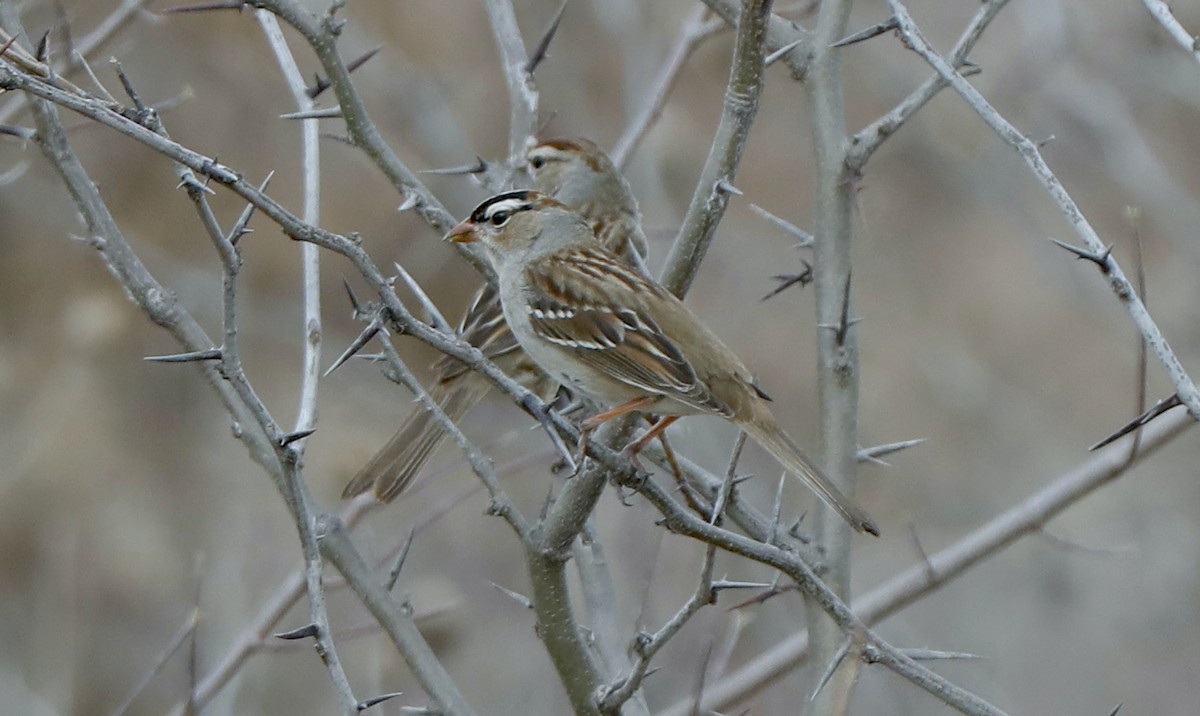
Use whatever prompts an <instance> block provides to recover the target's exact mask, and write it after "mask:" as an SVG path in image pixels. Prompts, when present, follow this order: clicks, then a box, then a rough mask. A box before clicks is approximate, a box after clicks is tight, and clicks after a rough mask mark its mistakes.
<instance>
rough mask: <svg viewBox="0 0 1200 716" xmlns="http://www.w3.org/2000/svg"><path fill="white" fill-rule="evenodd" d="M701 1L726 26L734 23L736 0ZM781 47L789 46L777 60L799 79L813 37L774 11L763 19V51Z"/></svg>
mask: <svg viewBox="0 0 1200 716" xmlns="http://www.w3.org/2000/svg"><path fill="white" fill-rule="evenodd" d="M703 2H704V4H705V5H707V6H708V8H709V9H710V10H712V11H713V12H715V13H716V14H717V15H720V16H721V19H722V20H724V21H725V22H726V24H728V25H729V26H730V27H737V25H738V23H739V22H740V11H741V7H740V5H739V3H738V2H737V0H703ZM785 47H791V48H792V49H791V50H790V51H788V52H785V53H784V55H783V57H782V58H781V61H782V62H784V63H786V64H787V66H788V67H789V68H790V69H791V70H792V76H793V77H794V78H796V79H803V78H804V76H805V75H806V74H808V63H809V60H810V59H811V56H812V48H813V37H812V35H811V34H809V32H808V31H807V30H805V29H804V28H802V27H800V26H799V25H797V24H796V23H794V22H789V21H788V20H785V19H783V18H782V17H779V16H777V15H771V16H769V17H768V19H767V36H766V50H767V53H768V54H773V53H777V52H779V51H780V50H782V49H783V48H785Z"/></svg>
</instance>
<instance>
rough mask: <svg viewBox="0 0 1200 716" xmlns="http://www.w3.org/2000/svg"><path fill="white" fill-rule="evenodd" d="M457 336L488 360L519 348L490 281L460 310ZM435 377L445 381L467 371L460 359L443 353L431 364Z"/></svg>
mask: <svg viewBox="0 0 1200 716" xmlns="http://www.w3.org/2000/svg"><path fill="white" fill-rule="evenodd" d="M458 337H459V338H461V339H463V340H464V341H466V342H467V343H470V344H471V345H472V346H474V347H476V348H478V349H479V350H481V351H483V354H484V355H485V356H487V357H488V358H489V359H490V360H496V358H497V357H499V356H502V355H504V354H506V353H511V352H512V351H515V350H517V348H519V347H520V346H519V344H518V343H517V339H516V337H515V336H514V335H513V334H512V331H511V330H509V328H508V324H507V323H505V322H504V311H502V310H501V308H500V297H499V296H498V295H497V294H496V289H495V288H493V287H492V286H491V284H487V283H485V284H483V285H482V286H480V287H479V290H478V291H476V292H475V298H474V299H473V300H472V301H471V307H470V308H468V309H467V312H466V313H465V314H463V318H462V321H461V322H460V323H459V326H458ZM433 369H434V372H435V373H436V374H437V376H438V380H440V381H442V382H446V381H449V380H453V379H454V378H457V377H458V376H460V375H462V374H463V373H465V372H467V370H468V368H467V366H466V365H465V364H464V363H462V361H460V360H458V359H457V358H453V357H451V356H445V357H443V358H441V359H439V360H438V361H437V363H435V364H434V366H433Z"/></svg>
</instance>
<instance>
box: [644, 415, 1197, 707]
mask: <svg viewBox="0 0 1200 716" xmlns="http://www.w3.org/2000/svg"><path fill="white" fill-rule="evenodd" d="M1193 425H1195V421H1193V420H1192V419H1191V418H1190V416H1188V415H1184V414H1180V415H1176V416H1174V417H1173V418H1172V419H1170V420H1163V421H1160V422H1158V423H1154V424H1153V425H1150V426H1148V427H1147V428H1146V432H1145V435H1144V436H1143V443H1142V450H1141V451H1139V452H1138V454H1137V457H1136V459H1135V460H1134V462H1133V463H1129V462H1127V461H1126V453H1125V451H1124V450H1118V449H1116V448H1113V449H1110V450H1106V451H1104V452H1102V453H1100V454H1097V455H1095V456H1093V457H1091V458H1089V459H1088V460H1087V461H1086V462H1083V463H1081V464H1080V465H1079V466H1078V467H1076V468H1075V469H1073V470H1071V471H1069V472H1066V473H1063V474H1062V475H1059V476H1058V477H1056V478H1054V479H1053V480H1051V481H1050V483H1049V484H1047V485H1046V487H1044V488H1043V489H1041V490H1039V491H1038V492H1036V493H1034V494H1033V495H1030V496H1029V497H1028V498H1026V499H1025V500H1023V501H1021V502H1020V503H1018V504H1017V505H1015V506H1013V507H1012V508H1011V509H1009V510H1006V511H1005V512H1002V513H1000V514H999V515H997V516H996V517H994V518H992V519H991V520H989V521H988V522H986V523H984V524H983V525H981V526H979V527H978V528H977V529H975V530H973V531H971V532H970V533H968V534H966V535H964V536H963V537H962V538H960V539H958V540H957V541H955V542H954V543H953V544H951V545H950V546H949V547H946V548H945V549H942V550H940V551H938V552H934V553H932V554H930V555H928V557H927V558H926V559H925V560H922V561H920V562H918V563H917V564H914V565H913V566H912V567H909V568H908V569H906V570H904V571H903V572H901V573H900V574H898V575H896V576H895V577H893V578H891V579H889V580H888V581H886V582H884V583H883V584H881V585H879V586H877V587H875V588H874V589H872V590H871V591H869V592H867V593H866V594H864V595H863V596H862V597H860V598H858V599H856V600H855V601H854V603H853V606H852V609H853V611H854V613H855V614H857V615H858V616H859V618H861V619H862V620H863V621H864V622H865V623H867V624H877V623H879V622H880V621H882V620H884V619H886V618H888V617H890V616H892V615H894V614H896V613H897V612H899V611H900V610H902V609H904V608H905V607H907V606H909V605H910V604H913V603H915V602H917V601H919V600H920V599H922V598H923V597H925V596H926V595H928V594H930V593H932V592H934V591H936V590H937V589H939V588H941V587H942V586H944V585H946V584H947V583H949V582H951V581H953V580H955V579H957V578H958V577H960V576H962V575H963V574H965V573H966V572H967V571H968V570H969V569H970V568H972V567H974V566H976V565H978V564H981V563H982V562H984V561H986V560H987V559H988V558H990V557H992V556H994V555H996V554H998V553H999V552H1001V551H1002V550H1004V549H1005V548H1007V547H1008V546H1009V545H1011V544H1013V543H1014V542H1016V541H1017V540H1018V539H1020V538H1021V537H1023V536H1025V535H1028V534H1031V533H1037V532H1039V531H1040V530H1041V528H1042V526H1043V525H1045V524H1046V523H1047V522H1049V521H1050V520H1052V519H1054V518H1055V517H1056V516H1058V515H1059V514H1061V513H1062V512H1064V511H1065V510H1067V509H1068V508H1070V507H1071V506H1072V505H1075V504H1076V503H1078V502H1079V501H1080V500H1082V499H1083V498H1084V497H1086V496H1088V495H1090V494H1092V492H1094V491H1096V490H1097V489H1099V488H1101V487H1103V486H1105V485H1107V484H1109V483H1110V482H1112V481H1113V480H1115V479H1116V478H1118V477H1120V476H1121V475H1124V474H1125V473H1126V472H1127V471H1128V470H1129V469H1130V468H1132V467H1133V466H1134V465H1137V464H1141V463H1142V462H1143V461H1144V460H1146V459H1147V458H1149V457H1150V456H1151V455H1153V454H1154V453H1155V452H1157V451H1158V449H1159V448H1161V447H1163V446H1164V445H1166V444H1167V443H1169V442H1170V441H1171V440H1173V439H1174V438H1175V437H1177V436H1179V435H1180V434H1182V433H1183V432H1184V431H1185V430H1186V429H1188V428H1189V427H1191V426H1193ZM807 655H808V633H807V632H801V633H799V634H797V635H795V636H793V637H791V638H789V639H786V640H785V641H782V642H780V643H779V644H777V645H776V646H774V647H772V648H771V649H769V650H767V651H766V652H765V653H763V654H761V655H759V656H758V657H756V658H755V659H753V660H752V661H750V663H748V664H746V665H744V666H742V667H741V668H740V669H738V670H737V671H735V672H734V673H732V674H729V675H728V676H727V677H725V678H724V679H721V681H720V682H718V683H716V684H714V685H713V686H712V687H711V688H710V689H709V692H708V696H707V698H706V699H705V701H704V704H703V705H704V707H705V708H708V709H726V708H728V707H730V706H731V705H733V704H736V703H738V702H740V701H742V700H744V699H745V698H747V697H749V696H750V695H752V694H754V693H757V692H758V691H759V690H761V689H762V688H763V687H764V686H766V685H767V684H770V683H772V682H773V681H775V680H776V679H778V678H779V677H780V676H782V675H783V674H786V673H788V672H789V671H791V670H792V669H794V668H795V667H796V665H797V664H799V663H800V662H801V661H802V660H803V659H805V658H806V657H807ZM689 708H690V703H689V702H688V701H687V700H682V701H680V702H678V703H675V704H673V705H672V706H671V707H669V708H667V709H665V710H664V711H663V712H662V714H661V716H685V714H687V713H688V709H689Z"/></svg>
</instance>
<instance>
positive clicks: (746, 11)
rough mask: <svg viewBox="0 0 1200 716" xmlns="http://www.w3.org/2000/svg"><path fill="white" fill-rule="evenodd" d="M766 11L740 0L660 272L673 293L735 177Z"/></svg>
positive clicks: (757, 78)
mask: <svg viewBox="0 0 1200 716" xmlns="http://www.w3.org/2000/svg"><path fill="white" fill-rule="evenodd" d="M770 17H771V0H745V2H744V3H743V9H742V13H741V15H740V18H741V19H740V20H739V22H738V29H737V39H736V40H735V42H734V48H733V62H732V66H731V67H730V70H729V84H728V85H727V86H726V88H725V101H724V104H723V105H722V108H721V121H720V124H719V125H718V126H717V131H716V134H715V136H714V137H713V142H712V147H711V148H710V149H709V152H708V159H707V160H705V162H704V168H703V169H701V170H700V179H699V180H698V181H697V182H696V191H695V193H693V194H692V201H691V204H690V205H689V206H688V210H687V214H686V215H685V216H684V219H683V226H682V227H680V229H679V236H678V238H676V239H675V244H674V245H673V246H672V247H671V253H670V254H669V255H668V256H667V263H666V268H665V269H664V270H663V274H662V277H661V278H662V283H663V285H664V286H666V287H667V288H668V289H669V290H670V291H671V292H673V293H674V294H676V295H678V296H682V295H683V294H685V293H687V290H688V288H689V287H690V286H691V284H692V279H693V278H694V277H695V275H696V271H697V270H699V267H700V263H701V261H702V260H703V258H704V254H705V253H706V252H707V251H708V246H709V244H710V243H712V239H713V236H714V234H715V233H716V230H717V224H718V223H720V221H721V217H722V216H723V215H724V213H725V207H726V205H728V203H729V196H730V193H731V192H730V191H729V190H728V189H727V188H725V187H731V186H733V185H734V182H735V180H736V179H737V169H738V164H739V163H740V162H741V159H742V151H743V149H745V146H746V140H747V139H748V138H749V136H750V127H751V126H752V125H753V124H754V117H755V115H756V114H757V112H758V98H759V95H760V94H761V93H762V85H763V55H764V53H765V42H766V35H767V20H768V18H770Z"/></svg>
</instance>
